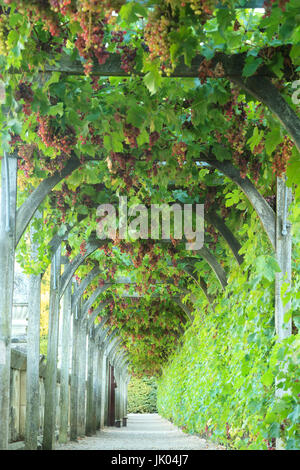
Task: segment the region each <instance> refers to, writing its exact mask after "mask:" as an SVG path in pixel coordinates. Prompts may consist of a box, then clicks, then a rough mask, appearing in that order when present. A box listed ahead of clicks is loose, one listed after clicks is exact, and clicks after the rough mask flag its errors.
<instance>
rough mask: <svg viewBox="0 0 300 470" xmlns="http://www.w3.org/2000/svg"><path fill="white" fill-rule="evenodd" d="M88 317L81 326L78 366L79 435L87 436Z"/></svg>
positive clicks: (83, 319) (84, 318) (81, 322)
mask: <svg viewBox="0 0 300 470" xmlns="http://www.w3.org/2000/svg"><path fill="white" fill-rule="evenodd" d="M86 327H87V318H86V317H83V318H81V321H80V326H79V358H78V359H79V367H78V436H80V437H84V436H85V411H86V358H87V354H86V347H87V329H86Z"/></svg>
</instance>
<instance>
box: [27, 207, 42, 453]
mask: <svg viewBox="0 0 300 470" xmlns="http://www.w3.org/2000/svg"><path fill="white" fill-rule="evenodd" d="M41 218H42V214H41V213H38V217H37V218H36V220H41ZM35 232H36V230H35V229H34V227H33V224H32V225H31V228H30V233H31V253H32V254H31V257H32V262H33V263H34V262H35V261H36V260H37V256H38V244H37V243H36V242H34V241H33V237H34V234H35ZM29 293H30V295H29V296H28V326H27V373H26V422H25V448H26V449H28V450H36V449H37V439H38V434H39V407H38V406H37V403H39V401H40V397H39V391H40V383H39V380H40V378H39V364H40V313H41V274H31V276H30V280H29Z"/></svg>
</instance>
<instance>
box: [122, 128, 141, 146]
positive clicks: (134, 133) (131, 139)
mask: <svg viewBox="0 0 300 470" xmlns="http://www.w3.org/2000/svg"><path fill="white" fill-rule="evenodd" d="M123 132H124V136H125V139H126V141H127V142H128V145H129V147H131V148H137V147H138V144H137V140H136V139H137V137H138V136H139V135H140V130H139V128H138V127H135V126H133V125H132V124H124V126H123Z"/></svg>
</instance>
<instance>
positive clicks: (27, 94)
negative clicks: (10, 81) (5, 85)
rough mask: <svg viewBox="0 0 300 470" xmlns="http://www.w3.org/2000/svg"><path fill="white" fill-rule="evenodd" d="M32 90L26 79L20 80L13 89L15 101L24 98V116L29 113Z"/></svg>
mask: <svg viewBox="0 0 300 470" xmlns="http://www.w3.org/2000/svg"><path fill="white" fill-rule="evenodd" d="M33 97H34V95H33V91H32V89H31V84H29V83H28V82H27V81H21V82H20V83H19V84H18V86H17V88H16V91H15V99H16V101H20V100H22V99H23V100H24V101H25V103H24V104H23V113H24V114H26V116H30V114H31V103H32V101H33Z"/></svg>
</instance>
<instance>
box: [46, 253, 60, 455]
mask: <svg viewBox="0 0 300 470" xmlns="http://www.w3.org/2000/svg"><path fill="white" fill-rule="evenodd" d="M60 256H61V247H59V248H58V250H57V251H56V253H55V254H54V256H53V258H52V263H51V279H50V301H49V326H48V345H47V364H46V376H45V411H44V434H43V449H44V450H52V449H53V447H54V444H55V427H56V399H57V397H56V395H57V393H56V391H57V353H58V332H59V283H60V282H59V280H60Z"/></svg>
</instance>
